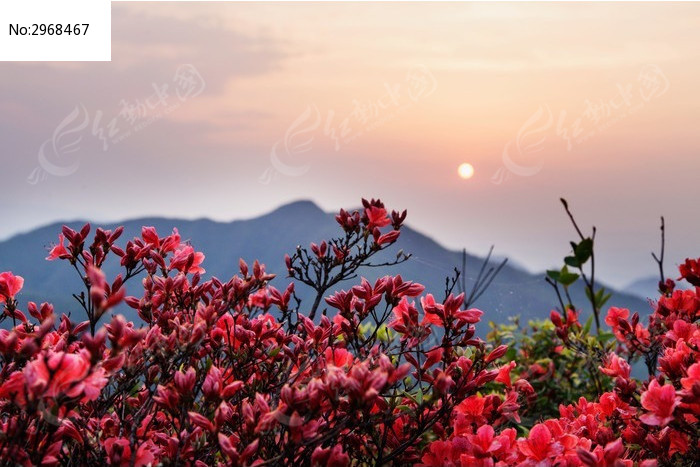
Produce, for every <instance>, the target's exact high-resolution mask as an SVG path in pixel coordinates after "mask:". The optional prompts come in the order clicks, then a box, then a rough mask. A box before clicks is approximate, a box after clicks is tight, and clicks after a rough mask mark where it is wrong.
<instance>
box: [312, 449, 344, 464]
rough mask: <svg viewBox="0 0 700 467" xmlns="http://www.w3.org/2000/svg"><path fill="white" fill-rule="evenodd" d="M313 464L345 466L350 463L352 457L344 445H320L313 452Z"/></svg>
mask: <svg viewBox="0 0 700 467" xmlns="http://www.w3.org/2000/svg"><path fill="white" fill-rule="evenodd" d="M311 465H312V466H328V467H345V466H346V465H350V457H349V456H348V455H347V454H346V453H345V452H343V447H342V446H341V445H340V444H336V445H335V446H333V447H332V448H325V449H324V448H322V447H321V446H319V447H317V448H316V449H314V452H313V454H311Z"/></svg>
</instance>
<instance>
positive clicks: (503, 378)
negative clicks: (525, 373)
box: [495, 362, 515, 387]
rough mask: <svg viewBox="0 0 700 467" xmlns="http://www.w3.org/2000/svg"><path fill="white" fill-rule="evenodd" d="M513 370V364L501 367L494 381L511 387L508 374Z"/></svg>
mask: <svg viewBox="0 0 700 467" xmlns="http://www.w3.org/2000/svg"><path fill="white" fill-rule="evenodd" d="M513 368H515V362H510V363H508V364H506V365H503V366H502V367H501V368H500V369H499V370H498V376H496V379H495V381H498V382H499V383H503V384H505V385H506V386H507V387H511V385H512V383H511V380H510V372H511V370H512V369H513Z"/></svg>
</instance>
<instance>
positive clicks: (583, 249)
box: [574, 237, 593, 264]
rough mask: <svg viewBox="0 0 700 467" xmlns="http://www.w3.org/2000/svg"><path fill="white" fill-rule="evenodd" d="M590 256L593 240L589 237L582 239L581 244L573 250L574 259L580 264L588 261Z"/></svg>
mask: <svg viewBox="0 0 700 467" xmlns="http://www.w3.org/2000/svg"><path fill="white" fill-rule="evenodd" d="M592 254H593V239H592V238H590V237H588V238H584V239H583V240H581V243H579V244H578V245H576V248H574V255H575V256H576V259H578V260H579V262H580V263H581V264H583V263H585V262H586V261H588V259H589V258H590V257H591V255H592Z"/></svg>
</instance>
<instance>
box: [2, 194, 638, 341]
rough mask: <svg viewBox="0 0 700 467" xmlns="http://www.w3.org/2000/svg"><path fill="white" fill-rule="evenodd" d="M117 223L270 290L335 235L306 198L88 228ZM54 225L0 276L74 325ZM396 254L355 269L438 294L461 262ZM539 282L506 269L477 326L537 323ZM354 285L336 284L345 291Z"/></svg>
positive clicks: (73, 280) (13, 254) (633, 302)
mask: <svg viewBox="0 0 700 467" xmlns="http://www.w3.org/2000/svg"><path fill="white" fill-rule="evenodd" d="M409 220H410V217H409ZM82 224H84V222H83V221H74V222H68V223H67V225H69V226H70V227H72V228H79V227H80V226H81V225H82ZM118 225H123V226H124V227H125V231H124V234H123V235H122V237H121V238H120V239H119V241H118V242H117V243H118V244H119V245H124V244H125V243H126V241H127V239H130V238H132V237H134V236H138V235H140V232H141V227H142V226H144V225H151V226H154V227H155V228H156V229H157V230H158V232H159V234H160V235H165V234H168V233H170V232H171V231H172V229H173V227H177V228H178V230H179V232H180V235H181V236H182V238H183V240H190V241H191V242H192V244H193V245H194V247H195V248H196V249H197V250H199V251H202V252H204V254H205V255H206V259H205V261H204V264H203V266H204V267H205V269H206V271H207V272H206V276H207V277H209V276H212V275H213V276H217V277H219V278H222V279H228V278H230V277H231V276H232V275H233V274H235V273H236V272H237V268H238V259H239V258H243V259H245V260H246V261H248V262H252V261H253V260H254V259H258V260H260V261H261V262H262V263H265V264H266V266H267V270H268V271H269V272H271V273H275V274H277V275H278V277H277V278H276V279H275V280H274V281H273V285H275V286H276V287H278V288H284V287H285V286H286V284H287V282H288V279H287V278H286V268H285V266H284V254H285V253H291V252H293V251H294V250H295V248H296V246H297V245H303V246H308V244H309V243H310V242H312V241H313V242H318V241H320V240H323V239H327V238H331V237H334V236H337V235H338V234H339V233H340V229H339V226H338V225H337V223H336V222H335V220H334V219H333V215H332V214H329V213H326V212H324V211H322V210H321V209H320V208H319V207H318V206H316V205H315V204H314V203H312V202H310V201H298V202H294V203H291V204H287V205H285V206H282V207H280V208H278V209H276V210H274V211H272V212H270V213H269V214H265V215H263V216H260V217H256V218H253V219H248V220H237V221H233V222H215V221H212V220H209V219H197V220H184V219H169V218H161V217H148V218H140V219H131V220H126V221H123V222H119V223H113V224H93V231H94V228H95V227H97V226H101V227H103V228H107V229H113V228H115V227H116V226H118ZM61 226H62V224H61V223H56V224H51V225H48V226H45V227H41V228H38V229H35V230H32V231H30V232H27V233H23V234H19V235H16V236H14V237H12V238H10V239H8V240H5V241H3V242H0V271H7V270H11V271H13V272H14V273H15V274H18V275H21V276H23V277H24V278H25V288H24V289H23V291H22V293H21V294H20V296H19V297H18V298H19V300H20V307H21V308H22V309H25V310H26V302H27V301H30V300H31V301H35V302H42V301H50V302H52V303H54V305H55V307H56V311H57V313H63V312H65V313H68V312H71V314H72V316H73V319H74V320H80V321H82V320H83V319H84V317H83V314H82V311H81V309H80V308H79V306H78V305H77V303H76V302H75V301H74V300H73V299H72V297H71V293H74V292H79V291H81V283H80V281H79V279H78V278H77V273H76V272H75V271H73V270H72V269H71V268H70V266H69V265H68V264H67V263H66V262H65V261H54V262H47V261H46V260H45V259H44V258H45V257H46V255H47V251H48V248H49V246H50V245H51V244H52V243H54V242H56V240H57V235H58V233H59V232H60V230H61ZM464 242H465V245H467V246H468V245H469V239H466V238H465V239H464ZM399 249H403V250H404V251H405V252H406V253H411V254H412V255H413V256H412V258H411V259H410V260H409V261H407V262H406V263H404V264H401V265H398V266H395V267H393V268H391V270H382V269H381V268H377V269H371V270H366V271H362V274H363V275H364V276H365V277H367V278H368V279H371V280H373V279H375V278H376V277H378V276H383V275H386V274H401V275H402V276H403V277H404V279H407V280H413V281H416V282H420V283H421V284H423V285H425V286H426V288H427V291H428V292H432V293H433V294H434V295H436V296H440V297H441V296H442V295H443V294H444V289H445V278H446V277H447V276H450V275H452V272H453V269H454V267H455V266H458V265H460V264H461V252H457V251H450V250H448V249H446V248H444V247H442V246H440V245H439V244H438V243H437V242H435V241H434V240H432V239H431V238H429V237H428V236H426V235H424V234H422V233H420V232H418V231H416V230H414V229H412V228H410V227H405V228H404V229H403V231H402V234H401V237H400V238H399V241H398V242H397V244H396V245H395V246H394V247H393V248H391V249H389V250H388V251H387V252H384V253H382V254H383V255H385V259H390V258H393V257H395V255H396V253H397V251H398V250H399ZM481 263H482V259H481V258H479V257H477V256H474V255H471V254H470V255H468V257H467V278H468V279H469V280H470V281H473V280H474V277H475V276H476V274H477V272H478V268H479V267H480V265H481ZM118 271H119V269H118V267H117V266H115V265H114V264H111V265H110V266H108V267H106V268H105V272H106V274H107V276H108V277H110V276H112V277H113V276H114V275H115V274H116V273H117V272H118ZM543 277H544V275H543V274H532V273H529V272H527V271H525V270H523V269H521V268H519V267H512V266H509V265H506V266H505V268H503V270H502V271H501V273H500V274H499V276H498V277H497V278H496V280H495V281H494V282H493V284H492V285H491V287H490V288H489V290H488V291H487V292H486V293H485V294H484V295H483V296H482V297H481V298H480V300H479V301H478V302H477V303H476V305H475V306H477V307H478V308H480V309H482V310H484V312H485V315H484V321H485V322H487V321H494V322H505V321H506V320H507V318H508V317H509V316H514V315H520V316H521V318H522V319H523V320H528V319H532V318H545V317H547V316H548V315H549V311H550V310H551V309H552V308H554V307H555V306H556V304H557V301H556V297H555V295H554V293H553V291H552V290H551V287H550V286H549V285H547V284H546V283H545V281H544V279H543ZM357 281H359V278H358V279H357ZM354 283H355V282H354V281H353V283H352V284H351V283H348V284H343V285H342V286H344V287H345V288H346V289H347V288H349V287H351V286H352V285H353V284H354ZM297 286H298V287H297V291H298V293H299V295H300V296H301V297H302V299H303V300H304V302H303V304H302V305H304V304H306V305H307V306H309V305H310V303H309V302H310V301H311V296H310V295H309V291H308V290H307V289H306V287H305V286H304V285H303V284H297ZM139 288H140V283H139V282H138V281H136V280H132V281H130V282H129V283H127V294H128V295H139V294H140V290H139ZM572 292H573V293H572V296H573V301H574V303H576V304H580V306H582V305H584V304H585V303H586V300H585V295H584V293H583V290H582V289H579V288H576V289H574V290H573V291H572ZM609 305H615V306H624V307H628V308H630V309H632V310H635V311H639V312H640V314H642V315H646V314H647V313H649V312H650V307H649V304H648V303H647V302H646V301H645V300H643V299H642V298H640V297H639V296H635V295H632V294H629V293H623V292H614V293H613V297H612V299H611V300H610V302H609ZM118 311H119V312H120V313H124V314H125V315H127V318H129V319H132V320H137V319H138V318H136V315H135V313H133V311H132V310H131V309H129V308H127V307H125V306H123V307H120V309H119V310H118ZM482 329H483V328H482Z"/></svg>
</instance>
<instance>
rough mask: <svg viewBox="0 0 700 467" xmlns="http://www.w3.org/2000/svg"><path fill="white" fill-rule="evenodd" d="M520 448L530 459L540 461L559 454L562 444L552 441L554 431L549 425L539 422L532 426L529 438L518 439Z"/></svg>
mask: <svg viewBox="0 0 700 467" xmlns="http://www.w3.org/2000/svg"><path fill="white" fill-rule="evenodd" d="M518 449H520V452H522V453H523V454H524V455H525V456H526V457H527V458H528V459H531V460H535V461H538V462H539V461H544V460H547V459H549V458H550V457H552V456H555V455H557V454H558V453H559V452H560V451H561V446H560V445H559V443H553V442H552V432H551V431H549V428H547V425H545V424H544V423H538V424H537V425H535V426H533V427H532V430H530V435H529V436H528V438H527V439H520V440H519V441H518Z"/></svg>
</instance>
